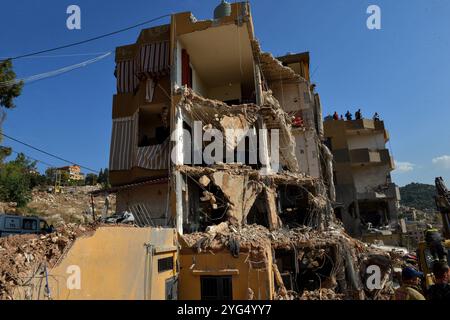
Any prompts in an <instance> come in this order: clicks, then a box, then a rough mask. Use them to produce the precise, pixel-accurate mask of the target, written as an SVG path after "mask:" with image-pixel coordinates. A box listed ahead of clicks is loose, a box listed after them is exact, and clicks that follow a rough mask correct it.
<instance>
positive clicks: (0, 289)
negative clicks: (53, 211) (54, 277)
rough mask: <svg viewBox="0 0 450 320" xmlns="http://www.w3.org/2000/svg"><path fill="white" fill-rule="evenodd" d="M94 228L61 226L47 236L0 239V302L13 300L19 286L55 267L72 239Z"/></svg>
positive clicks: (73, 225) (90, 226)
mask: <svg viewBox="0 0 450 320" xmlns="http://www.w3.org/2000/svg"><path fill="white" fill-rule="evenodd" d="M96 228H97V225H94V224H92V225H87V226H79V225H75V224H68V225H64V226H63V227H60V228H58V229H57V231H56V232H54V233H51V234H47V235H31V234H30V235H19V236H10V237H4V238H0V300H12V299H13V297H14V291H15V289H17V288H18V287H20V288H24V287H26V286H27V285H28V284H29V282H30V280H31V279H32V278H33V277H36V276H41V274H42V273H43V272H44V271H45V269H46V268H47V269H50V268H52V267H53V266H55V265H57V264H58V262H59V261H60V259H61V258H62V257H63V256H64V254H65V253H66V252H67V250H68V249H69V248H70V247H71V245H72V244H73V242H74V241H75V239H77V238H78V237H80V236H82V235H87V234H90V233H92V232H93V231H94V230H95V229H96Z"/></svg>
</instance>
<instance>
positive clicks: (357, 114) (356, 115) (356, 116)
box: [355, 109, 362, 120]
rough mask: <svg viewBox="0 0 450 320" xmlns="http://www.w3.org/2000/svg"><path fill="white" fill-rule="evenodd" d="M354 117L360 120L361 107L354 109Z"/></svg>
mask: <svg viewBox="0 0 450 320" xmlns="http://www.w3.org/2000/svg"><path fill="white" fill-rule="evenodd" d="M355 119H356V120H361V119H362V113H361V109H358V111H356V113H355Z"/></svg>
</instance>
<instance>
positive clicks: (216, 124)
mask: <svg viewBox="0 0 450 320" xmlns="http://www.w3.org/2000/svg"><path fill="white" fill-rule="evenodd" d="M116 63H117V67H116V72H115V74H116V77H117V94H116V95H115V96H114V100H113V132H112V140H111V153H110V168H109V169H110V181H111V184H112V185H113V188H112V191H114V192H115V193H117V210H118V211H130V212H132V213H133V215H134V216H135V218H136V223H137V224H138V225H139V226H140V227H147V226H152V227H168V228H170V227H173V228H176V230H177V231H178V235H179V236H178V237H179V246H180V252H179V253H180V254H179V282H178V290H179V292H178V296H179V297H180V298H181V299H275V298H278V299H292V298H301V297H302V295H303V294H307V293H308V292H316V291H317V290H319V295H321V293H320V290H321V289H326V290H330V291H327V292H328V293H330V292H332V293H336V294H337V296H336V297H338V296H339V297H343V298H344V297H345V298H364V297H369V296H370V293H369V295H365V293H364V286H363V285H362V281H363V280H362V279H363V277H364V274H363V271H362V270H363V269H360V266H361V265H362V263H363V262H364V261H365V259H367V257H369V256H370V253H369V252H368V249H367V248H364V246H363V245H362V244H361V243H359V242H357V241H355V240H353V239H351V238H350V237H348V236H346V235H345V233H344V232H343V229H342V227H341V225H340V224H339V222H338V221H337V220H336V219H335V216H334V213H333V209H332V207H333V202H334V201H335V197H336V191H335V187H334V178H333V165H332V158H333V156H332V153H331V151H330V150H329V149H328V147H327V146H326V145H325V144H324V143H323V141H324V128H323V122H322V107H321V103H320V97H319V94H318V93H317V92H316V91H315V86H314V85H313V84H312V83H311V82H310V76H309V54H308V53H300V54H293V55H287V56H284V57H280V58H274V57H273V56H272V55H271V54H270V53H266V52H263V51H262V49H261V47H260V45H259V43H258V41H257V40H256V38H255V34H254V29H253V22H252V17H251V14H250V5H249V4H248V3H245V2H241V3H234V4H231V13H230V15H228V16H223V17H221V18H219V19H215V20H204V21H197V20H196V18H194V16H193V15H192V14H191V13H190V12H183V13H178V14H174V15H172V17H171V22H170V24H168V25H163V26H159V27H155V28H150V29H146V30H143V31H142V32H141V34H140V36H139V38H138V40H137V42H136V43H135V44H132V45H128V46H123V47H119V48H117V50H116ZM199 122H201V124H202V125H201V126H200V127H198V125H197V124H198V123H199ZM236 129H239V130H238V131H236ZM214 130H217V131H219V132H221V133H222V134H223V136H224V137H225V141H224V142H223V143H222V144H221V145H219V146H217V141H208V143H206V142H205V141H204V140H203V141H202V142H201V143H200V144H199V143H196V141H198V140H196V139H195V138H196V135H200V136H201V137H203V138H204V137H205V136H208V135H209V136H211V132H213V131H214ZM270 130H277V131H276V132H277V140H278V141H277V142H278V144H279V150H278V149H277V150H276V151H274V148H273V145H274V144H275V142H276V141H275V140H274V139H275V138H274V136H273V135H270V134H269V132H271V131H270ZM252 137H256V138H255V139H252ZM210 140H214V139H210ZM212 142H215V145H214V149H215V151H214V152H212V153H211V154H214V155H215V158H217V155H218V152H219V150H220V152H219V154H222V155H223V157H221V158H223V159H220V160H221V161H217V159H216V160H215V161H214V163H212V164H211V163H209V164H208V161H207V160H208V159H205V158H204V157H201V156H202V155H204V154H205V153H206V152H205V151H207V150H208V148H211V143H212ZM239 146H244V147H243V148H242V149H240V148H239ZM255 154H256V158H255V157H254V155H255ZM229 155H232V156H233V157H232V158H233V161H230V160H229V157H227V156H229ZM199 157H200V158H199ZM199 159H200V160H199ZM196 160H199V161H196ZM386 270H388V267H386ZM361 272H362V273H361ZM386 274H388V272H386ZM324 292H325V291H324ZM311 294H312V293H311Z"/></svg>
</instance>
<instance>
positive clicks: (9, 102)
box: [0, 59, 23, 109]
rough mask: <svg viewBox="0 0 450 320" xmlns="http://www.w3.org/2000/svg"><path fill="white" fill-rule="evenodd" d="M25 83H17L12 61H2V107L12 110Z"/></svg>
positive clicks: (0, 91)
mask: <svg viewBox="0 0 450 320" xmlns="http://www.w3.org/2000/svg"><path fill="white" fill-rule="evenodd" d="M22 88H23V82H22V81H20V82H16V74H15V72H14V71H13V65H12V61H11V60H10V59H9V60H3V61H0V107H3V108H6V109H12V108H14V107H15V104H14V99H15V98H17V97H18V96H20V94H21V93H22Z"/></svg>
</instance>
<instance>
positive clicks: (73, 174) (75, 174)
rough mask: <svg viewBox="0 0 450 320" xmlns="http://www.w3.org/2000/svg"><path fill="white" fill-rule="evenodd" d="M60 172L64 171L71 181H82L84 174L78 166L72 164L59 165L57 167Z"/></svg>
mask: <svg viewBox="0 0 450 320" xmlns="http://www.w3.org/2000/svg"><path fill="white" fill-rule="evenodd" d="M57 170H58V171H61V172H66V173H67V174H68V175H69V180H71V181H82V180H84V174H83V173H81V168H80V166H77V165H73V166H67V167H61V168H58V169H57Z"/></svg>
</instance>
